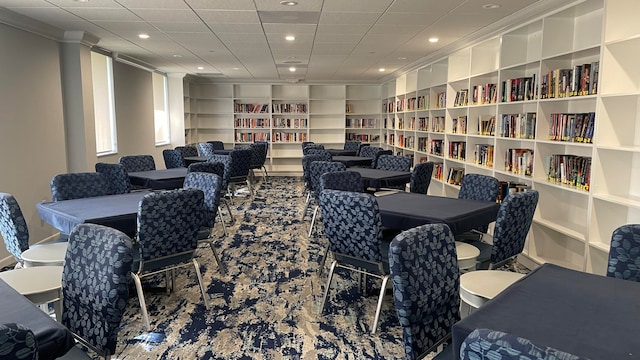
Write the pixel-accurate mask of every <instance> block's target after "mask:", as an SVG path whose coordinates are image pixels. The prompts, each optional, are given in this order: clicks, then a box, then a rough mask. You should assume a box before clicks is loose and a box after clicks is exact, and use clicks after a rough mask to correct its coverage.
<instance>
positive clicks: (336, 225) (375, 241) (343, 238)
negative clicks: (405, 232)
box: [314, 163, 382, 262]
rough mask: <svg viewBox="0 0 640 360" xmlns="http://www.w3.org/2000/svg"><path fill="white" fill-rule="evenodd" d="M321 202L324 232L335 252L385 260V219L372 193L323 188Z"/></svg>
mask: <svg viewBox="0 0 640 360" xmlns="http://www.w3.org/2000/svg"><path fill="white" fill-rule="evenodd" d="M314 164H315V163H314ZM318 202H319V203H320V209H321V210H322V224H323V226H324V232H325V234H326V236H327V238H328V239H329V248H330V249H331V251H332V252H334V254H335V253H338V254H342V255H347V256H351V257H356V258H360V259H363V260H367V261H370V262H381V261H382V252H381V249H380V245H381V243H382V221H381V218H380V211H379V208H378V203H377V202H376V199H375V197H374V196H373V195H371V194H365V193H356V192H348V191H340V190H323V191H322V193H320V196H319V198H318Z"/></svg>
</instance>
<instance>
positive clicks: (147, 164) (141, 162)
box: [118, 155, 156, 173]
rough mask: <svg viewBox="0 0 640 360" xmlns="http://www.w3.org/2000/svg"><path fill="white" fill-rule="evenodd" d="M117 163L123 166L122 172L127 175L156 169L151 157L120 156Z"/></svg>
mask: <svg viewBox="0 0 640 360" xmlns="http://www.w3.org/2000/svg"><path fill="white" fill-rule="evenodd" d="M118 163H119V164H121V165H122V166H124V171H126V172H127V173H130V172H138V171H149V170H155V169H156V162H155V160H154V159H153V156H151V155H127V156H121V157H120V159H118Z"/></svg>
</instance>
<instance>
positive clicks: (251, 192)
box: [247, 177, 253, 196]
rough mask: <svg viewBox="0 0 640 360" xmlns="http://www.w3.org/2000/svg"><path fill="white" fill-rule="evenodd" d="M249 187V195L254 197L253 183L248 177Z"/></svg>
mask: <svg viewBox="0 0 640 360" xmlns="http://www.w3.org/2000/svg"><path fill="white" fill-rule="evenodd" d="M247 186H249V194H250V195H251V196H253V181H251V179H250V178H249V177H247Z"/></svg>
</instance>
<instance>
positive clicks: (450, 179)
mask: <svg viewBox="0 0 640 360" xmlns="http://www.w3.org/2000/svg"><path fill="white" fill-rule="evenodd" d="M462 178H464V168H454V167H452V168H449V174H448V175H447V183H449V184H451V185H461V184H462Z"/></svg>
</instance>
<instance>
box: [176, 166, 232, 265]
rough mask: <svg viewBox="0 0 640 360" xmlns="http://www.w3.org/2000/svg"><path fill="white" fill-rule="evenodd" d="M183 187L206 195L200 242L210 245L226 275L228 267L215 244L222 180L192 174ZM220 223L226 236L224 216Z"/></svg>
mask: <svg viewBox="0 0 640 360" xmlns="http://www.w3.org/2000/svg"><path fill="white" fill-rule="evenodd" d="M183 187H184V188H185V189H199V190H202V192H203V193H204V211H205V216H204V222H203V224H202V226H203V228H202V229H201V230H200V232H199V233H198V240H199V242H200V243H204V244H207V245H209V247H210V248H211V252H212V253H213V257H214V258H215V259H216V263H217V264H218V268H219V269H220V272H221V273H222V274H226V272H227V270H226V267H225V265H224V264H223V263H222V261H220V257H219V256H218V252H217V251H216V249H215V247H214V243H213V240H214V237H213V228H214V227H215V225H216V217H217V216H218V208H219V206H220V195H221V194H222V178H221V177H220V176H218V175H216V174H211V173H206V172H192V173H188V174H187V177H186V178H185V179H184V186H183ZM220 222H222V228H223V230H224V234H225V236H226V235H227V228H226V226H225V224H224V220H223V219H222V215H220Z"/></svg>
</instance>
